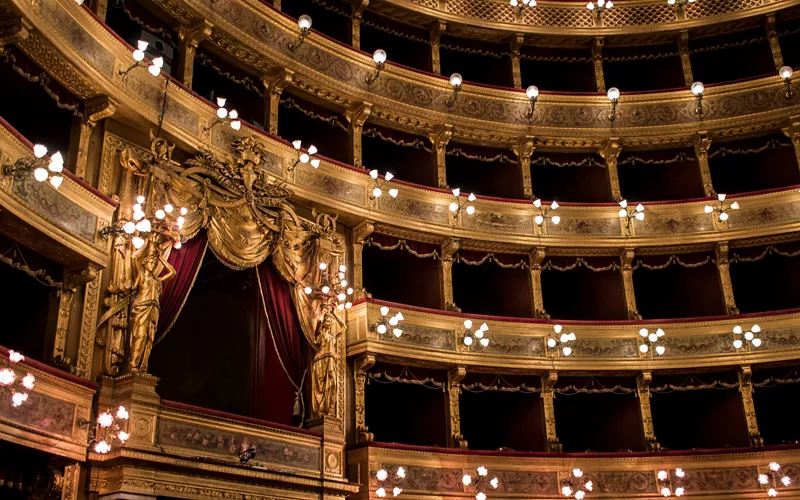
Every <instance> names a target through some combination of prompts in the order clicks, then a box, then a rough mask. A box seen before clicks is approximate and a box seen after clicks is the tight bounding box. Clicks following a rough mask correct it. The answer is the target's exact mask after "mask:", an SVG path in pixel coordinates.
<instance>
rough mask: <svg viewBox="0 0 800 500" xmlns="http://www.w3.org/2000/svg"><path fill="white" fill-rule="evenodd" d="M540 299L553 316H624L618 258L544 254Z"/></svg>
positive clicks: (581, 318)
mask: <svg viewBox="0 0 800 500" xmlns="http://www.w3.org/2000/svg"><path fill="white" fill-rule="evenodd" d="M542 298H543V299H544V310H545V311H547V313H548V314H549V315H550V316H551V317H552V318H554V319H577V320H622V319H628V312H627V311H628V308H627V306H626V304H625V289H624V287H623V284H622V275H621V274H620V271H619V258H618V257H612V256H604V257H580V258H577V257H558V256H554V257H546V258H545V260H544V262H542Z"/></svg>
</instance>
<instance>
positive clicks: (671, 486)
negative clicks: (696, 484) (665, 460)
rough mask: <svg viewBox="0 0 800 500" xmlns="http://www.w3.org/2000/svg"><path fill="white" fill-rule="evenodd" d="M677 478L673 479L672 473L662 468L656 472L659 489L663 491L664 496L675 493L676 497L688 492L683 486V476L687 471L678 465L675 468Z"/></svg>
mask: <svg viewBox="0 0 800 500" xmlns="http://www.w3.org/2000/svg"><path fill="white" fill-rule="evenodd" d="M674 475H675V479H674V480H673V478H672V476H671V475H670V473H669V472H668V471H666V470H660V471H658V473H657V474H656V476H657V477H658V491H659V493H661V496H662V497H665V498H666V497H670V496H672V495H675V496H676V497H682V496H683V494H684V493H686V488H684V487H683V478H684V477H685V476H686V473H685V472H684V471H683V469H681V468H680V467H678V468H677V469H675V472H674Z"/></svg>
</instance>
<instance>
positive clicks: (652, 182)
mask: <svg viewBox="0 0 800 500" xmlns="http://www.w3.org/2000/svg"><path fill="white" fill-rule="evenodd" d="M617 172H618V174H619V186H620V191H621V192H622V195H623V196H624V197H625V198H627V199H628V200H631V201H637V202H638V201H667V200H685V199H691V198H703V197H704V196H705V192H704V191H703V178H702V177H701V175H700V166H699V165H698V164H697V160H696V159H695V157H694V152H693V151H692V148H681V149H659V150H655V151H623V152H622V153H621V154H620V155H619V159H618V162H617Z"/></svg>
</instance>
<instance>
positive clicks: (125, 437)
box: [117, 431, 131, 443]
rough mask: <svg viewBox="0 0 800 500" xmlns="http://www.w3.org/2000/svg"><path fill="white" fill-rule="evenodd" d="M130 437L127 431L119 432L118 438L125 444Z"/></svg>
mask: <svg viewBox="0 0 800 500" xmlns="http://www.w3.org/2000/svg"><path fill="white" fill-rule="evenodd" d="M129 437H131V435H130V434H128V433H127V432H125V431H119V434H117V438H118V439H119V440H120V441H121V442H123V443H124V442H125V441H127V440H128V438H129Z"/></svg>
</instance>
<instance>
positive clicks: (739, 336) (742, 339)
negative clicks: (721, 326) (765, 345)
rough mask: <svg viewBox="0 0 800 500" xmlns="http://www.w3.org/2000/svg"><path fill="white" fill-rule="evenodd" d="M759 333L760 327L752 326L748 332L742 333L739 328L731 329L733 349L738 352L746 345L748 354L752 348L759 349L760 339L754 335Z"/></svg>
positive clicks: (737, 326)
mask: <svg viewBox="0 0 800 500" xmlns="http://www.w3.org/2000/svg"><path fill="white" fill-rule="evenodd" d="M758 333H761V327H760V326H758V325H753V326H752V327H751V328H750V329H749V330H747V331H744V330H743V329H742V327H741V326H739V325H736V326H734V327H733V347H734V348H736V350H737V351H738V350H739V349H742V348H744V347H745V345H747V351H748V352H749V351H750V349H751V346H752V347H761V339H760V338H758V337H756V334H758Z"/></svg>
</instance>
